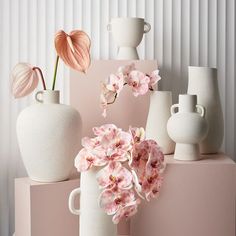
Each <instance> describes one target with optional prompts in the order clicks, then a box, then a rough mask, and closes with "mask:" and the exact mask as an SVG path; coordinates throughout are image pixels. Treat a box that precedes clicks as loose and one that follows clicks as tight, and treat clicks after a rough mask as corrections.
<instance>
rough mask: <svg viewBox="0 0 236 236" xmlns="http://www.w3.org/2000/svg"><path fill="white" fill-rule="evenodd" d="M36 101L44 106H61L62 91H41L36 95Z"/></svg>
mask: <svg viewBox="0 0 236 236" xmlns="http://www.w3.org/2000/svg"><path fill="white" fill-rule="evenodd" d="M35 99H36V101H38V102H39V103H43V104H59V103H60V91H58V90H56V91H55V90H43V91H39V92H37V93H36V95H35Z"/></svg>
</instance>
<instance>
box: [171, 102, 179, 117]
mask: <svg viewBox="0 0 236 236" xmlns="http://www.w3.org/2000/svg"><path fill="white" fill-rule="evenodd" d="M176 108H179V104H174V105H172V106H171V108H170V113H171V115H174V114H175V113H176V112H175V109H176Z"/></svg>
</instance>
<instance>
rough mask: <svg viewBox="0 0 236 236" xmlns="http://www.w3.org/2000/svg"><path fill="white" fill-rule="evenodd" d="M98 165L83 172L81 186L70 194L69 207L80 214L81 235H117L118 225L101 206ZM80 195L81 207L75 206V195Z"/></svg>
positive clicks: (74, 212) (76, 213) (73, 212)
mask: <svg viewBox="0 0 236 236" xmlns="http://www.w3.org/2000/svg"><path fill="white" fill-rule="evenodd" d="M99 170H100V168H98V167H93V168H91V169H90V170H89V171H86V172H82V173H81V180H80V188H76V189H74V190H73V191H72V192H71V194H70V196H69V209H70V211H71V213H72V214H75V215H79V221H80V228H79V236H116V235H117V226H116V225H115V224H113V222H112V218H111V216H108V215H107V214H106V213H105V212H104V211H103V210H102V209H101V208H100V206H99V204H98V198H99V196H100V194H101V190H100V189H99V187H98V182H97V180H96V175H97V172H98V171H99ZM77 195H79V196H80V209H76V208H75V206H74V202H75V197H76V196H77Z"/></svg>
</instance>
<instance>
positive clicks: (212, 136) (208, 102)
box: [188, 66, 224, 154]
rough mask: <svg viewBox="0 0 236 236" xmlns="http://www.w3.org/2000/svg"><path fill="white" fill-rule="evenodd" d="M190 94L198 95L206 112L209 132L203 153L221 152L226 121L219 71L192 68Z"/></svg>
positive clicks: (189, 83)
mask: <svg viewBox="0 0 236 236" xmlns="http://www.w3.org/2000/svg"><path fill="white" fill-rule="evenodd" d="M188 73H189V82H188V94H196V95H197V102H198V103H199V104H202V105H203V106H204V107H205V108H206V110H207V112H206V120H207V122H208V125H209V131H208V134H207V136H206V138H205V139H204V140H203V141H202V142H201V144H200V150H201V153H206V154H207V153H216V152H217V151H219V149H220V147H221V144H222V141H223V137H224V121H223V113H222V108H221V103H220V94H219V88H218V82H217V69H216V68H209V67H197V66H190V67H189V70H188Z"/></svg>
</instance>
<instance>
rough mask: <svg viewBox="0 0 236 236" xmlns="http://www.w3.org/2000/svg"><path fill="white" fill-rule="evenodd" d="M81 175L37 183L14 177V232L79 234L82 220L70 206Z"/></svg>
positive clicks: (29, 235) (30, 235)
mask: <svg viewBox="0 0 236 236" xmlns="http://www.w3.org/2000/svg"><path fill="white" fill-rule="evenodd" d="M78 185H79V179H72V180H68V181H64V182H58V183H51V184H48V183H38V182H34V181H31V180H30V179H29V178H19V179H16V180H15V236H66V235H68V236H78V229H79V221H78V218H77V216H74V215H72V214H71V213H70V211H69V209H68V197H69V194H70V192H71V191H72V190H73V189H74V188H77V187H78Z"/></svg>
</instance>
